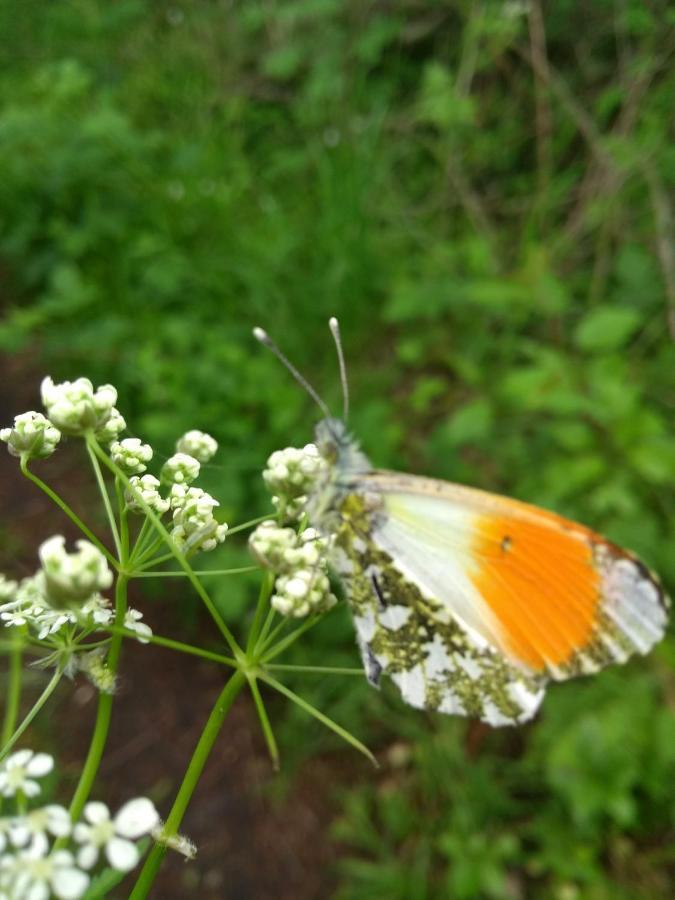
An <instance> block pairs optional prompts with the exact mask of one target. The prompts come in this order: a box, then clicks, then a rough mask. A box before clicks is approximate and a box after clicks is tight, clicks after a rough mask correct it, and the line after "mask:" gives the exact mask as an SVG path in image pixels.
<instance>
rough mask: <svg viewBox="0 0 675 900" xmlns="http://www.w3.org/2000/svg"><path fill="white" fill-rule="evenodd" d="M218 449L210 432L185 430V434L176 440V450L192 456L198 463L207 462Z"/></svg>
mask: <svg viewBox="0 0 675 900" xmlns="http://www.w3.org/2000/svg"><path fill="white" fill-rule="evenodd" d="M217 450H218V442H217V441H216V439H215V438H212V437H211V435H210V434H205V433H204V432H203V431H197V430H196V429H193V430H192V431H186V432H185V434H184V435H183V436H182V437H181V438H179V439H178V440H177V441H176V451H177V452H178V453H185V454H187V455H188V456H193V457H194V458H195V459H196V460H197V461H198V462H200V463H202V464H203V463H207V462H209V460H211V459H212V458H213V457H214V456H215V455H216V451H217Z"/></svg>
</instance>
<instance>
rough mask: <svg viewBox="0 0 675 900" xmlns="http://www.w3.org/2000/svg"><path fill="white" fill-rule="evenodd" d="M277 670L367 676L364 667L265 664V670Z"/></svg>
mask: <svg viewBox="0 0 675 900" xmlns="http://www.w3.org/2000/svg"><path fill="white" fill-rule="evenodd" d="M270 669H271V670H272V671H275V672H299V673H302V672H307V673H308V674H314V675H360V676H361V677H362V678H364V677H365V674H366V673H365V672H364V671H363V669H343V668H342V667H341V666H286V665H282V664H280V663H272V665H269V666H267V665H266V666H265V670H270Z"/></svg>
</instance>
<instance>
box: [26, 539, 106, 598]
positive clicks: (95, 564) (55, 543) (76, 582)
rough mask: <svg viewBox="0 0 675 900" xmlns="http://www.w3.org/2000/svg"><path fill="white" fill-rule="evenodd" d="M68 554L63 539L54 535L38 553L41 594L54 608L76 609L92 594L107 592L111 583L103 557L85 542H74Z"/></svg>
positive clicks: (91, 545)
mask: <svg viewBox="0 0 675 900" xmlns="http://www.w3.org/2000/svg"><path fill="white" fill-rule="evenodd" d="M75 546H76V547H77V550H76V551H75V553H68V551H67V550H66V539H65V538H64V537H63V536H62V535H60V534H56V535H54V537H51V538H49V539H48V540H46V541H45V542H44V543H43V544H42V545H41V546H40V549H39V550H38V556H39V557H40V562H41V563H42V570H41V573H42V579H43V584H44V593H45V596H46V597H47V600H48V601H49V603H50V605H51V606H53V607H54V608H55V609H62V608H64V607H66V608H67V607H69V606H73V605H75V606H79V605H80V604H81V603H84V601H85V600H88V599H89V598H90V597H91V596H92V594H95V593H97V592H98V591H105V590H107V589H108V588H109V587H110V585H111V584H112V581H113V575H112V572H111V571H110V568H109V567H108V562H107V560H106V558H105V556H104V555H103V554H102V553H101V551H100V550H98V549H97V548H96V547H95V546H94V545H93V544H90V543H89V541H84V540H80V541H75Z"/></svg>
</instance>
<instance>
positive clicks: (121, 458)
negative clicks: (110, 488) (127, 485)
mask: <svg viewBox="0 0 675 900" xmlns="http://www.w3.org/2000/svg"><path fill="white" fill-rule="evenodd" d="M110 456H111V457H112V461H113V462H114V463H116V464H117V465H118V466H119V467H120V469H122V470H123V471H124V472H126V473H127V475H140V473H141V472H145V470H146V468H147V466H146V465H145V463H147V462H150V460H151V459H152V447H151V446H150V444H144V443H143V442H142V441H141V440H140V438H125V439H124V440H123V441H115V442H114V443H112V444H111V445H110Z"/></svg>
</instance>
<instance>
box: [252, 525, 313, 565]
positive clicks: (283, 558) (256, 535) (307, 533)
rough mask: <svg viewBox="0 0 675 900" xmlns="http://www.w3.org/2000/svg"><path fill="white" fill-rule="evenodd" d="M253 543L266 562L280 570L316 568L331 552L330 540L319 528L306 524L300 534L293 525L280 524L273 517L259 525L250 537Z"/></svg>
mask: <svg viewBox="0 0 675 900" xmlns="http://www.w3.org/2000/svg"><path fill="white" fill-rule="evenodd" d="M249 546H250V547H251V550H252V551H253V554H254V556H256V557H257V559H258V560H259V562H260V563H262V565H263V566H265V567H266V568H268V569H271V570H272V571H273V572H276V573H278V574H283V573H289V572H291V571H293V570H294V569H302V568H305V569H307V568H312V569H313V568H315V567H316V566H318V565H320V564H321V561H322V560H325V559H327V555H328V542H327V541H326V540H325V539H324V538H322V537H321V535H320V534H319V532H318V531H317V530H316V529H315V528H305V529H304V531H302V532H301V533H300V534H296V532H295V531H294V530H293V529H292V528H281V527H279V525H277V523H276V522H275V521H274V520H272V519H269V520H267V521H266V522H262V523H261V524H260V525H258V527H257V528H256V529H255V531H254V532H253V533H252V534H251V537H250V538H249Z"/></svg>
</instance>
